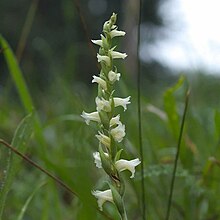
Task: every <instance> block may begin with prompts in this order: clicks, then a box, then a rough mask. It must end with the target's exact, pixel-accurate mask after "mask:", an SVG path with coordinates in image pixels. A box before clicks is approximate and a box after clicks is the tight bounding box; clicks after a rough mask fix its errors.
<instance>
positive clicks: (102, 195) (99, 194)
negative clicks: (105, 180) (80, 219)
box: [92, 189, 113, 211]
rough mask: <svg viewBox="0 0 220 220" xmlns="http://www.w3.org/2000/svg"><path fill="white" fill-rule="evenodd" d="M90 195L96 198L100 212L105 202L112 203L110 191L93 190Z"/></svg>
mask: <svg viewBox="0 0 220 220" xmlns="http://www.w3.org/2000/svg"><path fill="white" fill-rule="evenodd" d="M92 195H94V196H95V197H96V198H97V202H98V206H99V209H100V210H101V211H102V210H103V208H102V206H103V204H104V203H105V202H106V201H109V202H113V197H112V191H111V190H110V189H108V190H105V191H99V190H95V191H92Z"/></svg>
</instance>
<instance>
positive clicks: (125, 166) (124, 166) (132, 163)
mask: <svg viewBox="0 0 220 220" xmlns="http://www.w3.org/2000/svg"><path fill="white" fill-rule="evenodd" d="M140 163H141V161H140V160H139V159H138V158H136V159H133V160H123V159H120V160H118V161H116V163H115V167H116V169H117V170H118V171H119V172H121V171H123V170H129V171H130V172H131V176H130V178H133V177H134V173H135V167H136V166H137V165H139V164H140Z"/></svg>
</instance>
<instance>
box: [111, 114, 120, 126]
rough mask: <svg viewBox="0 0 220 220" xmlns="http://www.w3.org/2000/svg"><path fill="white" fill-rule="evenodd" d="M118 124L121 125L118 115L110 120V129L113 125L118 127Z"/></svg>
mask: <svg viewBox="0 0 220 220" xmlns="http://www.w3.org/2000/svg"><path fill="white" fill-rule="evenodd" d="M119 124H121V122H120V115H117V116H115V117H113V118H112V119H111V120H110V127H112V126H114V125H119Z"/></svg>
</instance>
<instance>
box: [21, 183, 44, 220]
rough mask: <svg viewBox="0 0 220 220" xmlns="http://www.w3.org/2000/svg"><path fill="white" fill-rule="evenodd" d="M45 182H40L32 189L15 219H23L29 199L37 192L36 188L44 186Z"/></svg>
mask: <svg viewBox="0 0 220 220" xmlns="http://www.w3.org/2000/svg"><path fill="white" fill-rule="evenodd" d="M45 184H46V182H45V181H43V182H42V183H40V184H39V185H38V186H37V187H36V188H35V189H34V191H33V192H32V193H31V195H30V196H29V197H28V198H27V200H26V202H25V204H24V205H23V207H22V209H21V212H20V214H19V216H18V218H17V220H22V219H23V216H24V213H25V212H26V210H27V208H28V205H29V204H30V202H31V200H32V199H33V197H34V195H35V194H36V193H37V192H38V190H39V189H40V188H41V187H42V186H44V185H45Z"/></svg>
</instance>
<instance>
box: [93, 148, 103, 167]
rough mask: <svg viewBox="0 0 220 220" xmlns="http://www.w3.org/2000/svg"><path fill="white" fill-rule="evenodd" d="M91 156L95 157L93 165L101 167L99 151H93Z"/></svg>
mask: <svg viewBox="0 0 220 220" xmlns="http://www.w3.org/2000/svg"><path fill="white" fill-rule="evenodd" d="M93 157H94V159H95V165H96V167H98V168H102V161H101V157H100V154H99V152H94V153H93Z"/></svg>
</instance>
